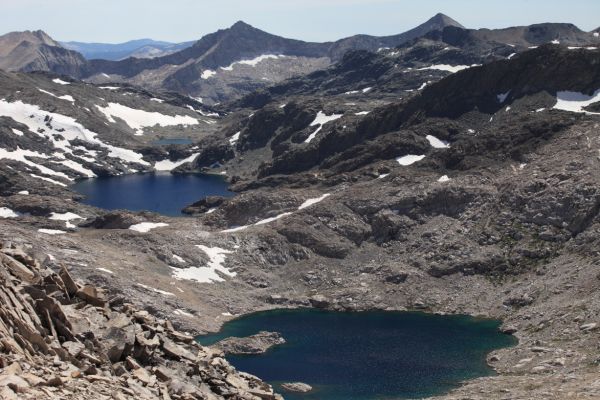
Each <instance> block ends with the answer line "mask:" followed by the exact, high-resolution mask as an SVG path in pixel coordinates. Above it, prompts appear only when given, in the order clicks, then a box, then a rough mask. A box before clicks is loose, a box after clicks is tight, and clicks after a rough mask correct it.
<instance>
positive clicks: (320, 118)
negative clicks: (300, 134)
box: [304, 111, 343, 143]
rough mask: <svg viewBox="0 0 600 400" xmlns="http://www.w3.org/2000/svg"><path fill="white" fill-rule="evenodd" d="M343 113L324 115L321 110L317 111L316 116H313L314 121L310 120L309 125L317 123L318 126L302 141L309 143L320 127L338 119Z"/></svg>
mask: <svg viewBox="0 0 600 400" xmlns="http://www.w3.org/2000/svg"><path fill="white" fill-rule="evenodd" d="M342 116H343V114H331V115H326V114H325V113H324V112H323V111H319V112H318V113H317V116H316V117H315V119H314V121H313V122H311V124H310V125H309V126H316V125H319V128H318V129H317V130H316V131H314V132H313V133H311V134H310V136H308V138H306V140H305V141H304V143H310V142H311V141H312V140H313V139H314V138H315V137H316V136H317V134H318V133H319V132H321V129H323V126H324V125H325V124H326V123H328V122H331V121H335V120H336V119H340V118H342Z"/></svg>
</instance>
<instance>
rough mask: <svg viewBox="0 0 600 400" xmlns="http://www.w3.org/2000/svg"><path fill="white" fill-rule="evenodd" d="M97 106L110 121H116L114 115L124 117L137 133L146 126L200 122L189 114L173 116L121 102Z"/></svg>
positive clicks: (195, 123)
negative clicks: (131, 106) (125, 104)
mask: <svg viewBox="0 0 600 400" xmlns="http://www.w3.org/2000/svg"><path fill="white" fill-rule="evenodd" d="M96 108H98V110H100V112H101V113H102V114H104V116H105V117H106V119H108V121H109V122H113V123H114V122H116V121H115V120H114V119H113V117H116V118H120V119H122V120H123V121H125V123H126V124H127V125H128V126H129V127H130V128H131V129H133V130H135V131H136V134H138V135H141V134H143V133H144V130H143V128H145V127H152V126H156V125H160V126H173V125H197V124H198V120H197V119H195V118H192V117H190V116H187V115H176V116H174V117H173V116H170V115H164V114H161V113H158V112H148V111H144V110H137V109H135V108H130V107H127V106H124V105H122V104H119V103H108V106H107V107H101V106H99V105H96Z"/></svg>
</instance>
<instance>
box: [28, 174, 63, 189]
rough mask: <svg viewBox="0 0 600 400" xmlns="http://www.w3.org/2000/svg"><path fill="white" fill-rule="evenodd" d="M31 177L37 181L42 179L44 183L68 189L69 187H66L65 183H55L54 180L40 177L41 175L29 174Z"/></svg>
mask: <svg viewBox="0 0 600 400" xmlns="http://www.w3.org/2000/svg"><path fill="white" fill-rule="evenodd" d="M29 176H31V177H32V178H35V179H41V180H43V181H46V182H50V183H51V184H53V185H57V186H62V187H67V185H65V184H64V183H62V182H59V181H55V180H54V179H50V178H46V177H45V176H39V175H35V174H29Z"/></svg>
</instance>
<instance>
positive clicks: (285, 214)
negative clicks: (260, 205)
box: [254, 212, 292, 226]
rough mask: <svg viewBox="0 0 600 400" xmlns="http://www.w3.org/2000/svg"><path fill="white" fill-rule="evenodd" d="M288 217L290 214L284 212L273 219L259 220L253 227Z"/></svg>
mask: <svg viewBox="0 0 600 400" xmlns="http://www.w3.org/2000/svg"><path fill="white" fill-rule="evenodd" d="M288 215H292V213H291V212H286V213H283V214H279V215H276V216H274V217H270V218H265V219H261V220H260V221H258V222H257V223H255V224H254V225H255V226H258V225H264V224H268V223H269V222H273V221H277V220H278V219H281V218H284V217H287V216H288Z"/></svg>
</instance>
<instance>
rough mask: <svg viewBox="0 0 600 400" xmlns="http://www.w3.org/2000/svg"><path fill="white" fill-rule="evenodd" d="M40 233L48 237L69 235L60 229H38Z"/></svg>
mask: <svg viewBox="0 0 600 400" xmlns="http://www.w3.org/2000/svg"><path fill="white" fill-rule="evenodd" d="M38 232H39V233H45V234H46V235H62V234H64V233H67V232H65V231H60V230H58V229H38Z"/></svg>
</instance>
